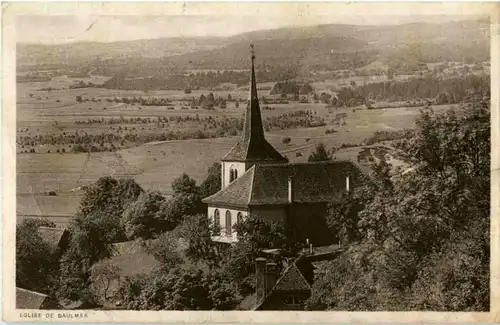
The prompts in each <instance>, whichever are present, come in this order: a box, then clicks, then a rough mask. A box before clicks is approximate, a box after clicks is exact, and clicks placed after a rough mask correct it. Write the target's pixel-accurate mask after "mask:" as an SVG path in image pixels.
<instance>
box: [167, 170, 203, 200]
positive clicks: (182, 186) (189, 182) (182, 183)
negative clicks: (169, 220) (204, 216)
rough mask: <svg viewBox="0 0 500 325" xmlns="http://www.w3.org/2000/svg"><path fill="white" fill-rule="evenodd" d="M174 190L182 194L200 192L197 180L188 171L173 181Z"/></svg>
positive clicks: (175, 192)
mask: <svg viewBox="0 0 500 325" xmlns="http://www.w3.org/2000/svg"><path fill="white" fill-rule="evenodd" d="M172 190H173V191H174V195H182V194H198V193H199V191H198V187H197V186H196V181H195V180H194V179H192V178H191V177H189V176H188V175H187V174H186V173H183V174H182V175H181V176H179V177H177V178H176V179H174V181H173V182H172Z"/></svg>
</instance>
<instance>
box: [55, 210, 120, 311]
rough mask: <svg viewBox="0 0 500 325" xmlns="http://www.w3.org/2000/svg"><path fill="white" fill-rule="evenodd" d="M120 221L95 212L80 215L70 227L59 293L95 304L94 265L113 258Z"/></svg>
mask: <svg viewBox="0 0 500 325" xmlns="http://www.w3.org/2000/svg"><path fill="white" fill-rule="evenodd" d="M115 223H116V220H115V219H113V218H109V217H108V216H107V215H104V214H103V212H94V213H93V214H90V215H87V216H85V217H83V216H78V217H76V218H75V219H74V220H73V221H72V224H71V226H70V232H71V234H72V235H71V240H70V243H69V247H68V249H67V250H66V252H65V253H64V255H63V256H62V258H61V265H60V278H59V287H58V296H59V297H61V298H63V299H67V300H71V301H78V300H79V301H82V302H87V303H94V302H95V296H94V295H93V293H92V291H91V290H90V285H91V283H92V281H91V268H92V266H93V265H94V264H95V263H97V262H99V261H101V260H103V259H106V258H109V257H111V254H112V243H113V240H114V238H115V234H114V233H113V230H114V229H116V224H115Z"/></svg>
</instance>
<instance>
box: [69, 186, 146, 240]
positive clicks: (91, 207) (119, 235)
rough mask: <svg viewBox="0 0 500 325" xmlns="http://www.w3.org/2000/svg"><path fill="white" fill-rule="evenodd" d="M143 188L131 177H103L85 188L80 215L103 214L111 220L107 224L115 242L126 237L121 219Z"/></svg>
mask: <svg viewBox="0 0 500 325" xmlns="http://www.w3.org/2000/svg"><path fill="white" fill-rule="evenodd" d="M142 192H143V189H142V188H141V187H140V186H139V185H138V184H137V183H136V182H135V181H134V180H131V179H120V180H116V179H114V178H112V177H102V178H100V179H99V180H97V182H96V183H95V184H93V185H91V186H89V187H87V188H86V189H85V193H84V197H83V199H82V200H81V202H80V207H79V211H78V213H77V215H78V216H81V217H84V218H85V217H87V216H89V215H95V216H97V215H98V216H102V218H105V219H107V220H109V222H108V223H107V225H109V226H110V227H111V228H109V229H108V231H109V235H110V236H111V237H112V238H113V239H112V241H113V242H119V241H123V240H125V239H126V236H125V230H124V228H123V226H122V222H121V221H120V219H121V218H122V215H123V211H124V210H125V209H126V207H127V206H128V205H129V204H131V203H133V202H135V201H136V200H137V198H138V197H139V195H140V194H141V193H142Z"/></svg>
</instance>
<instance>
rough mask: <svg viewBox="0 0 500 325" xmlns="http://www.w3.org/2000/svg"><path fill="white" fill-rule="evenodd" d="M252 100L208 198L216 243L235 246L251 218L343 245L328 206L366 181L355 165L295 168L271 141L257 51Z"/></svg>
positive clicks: (299, 165) (297, 234) (299, 237)
mask: <svg viewBox="0 0 500 325" xmlns="http://www.w3.org/2000/svg"><path fill="white" fill-rule="evenodd" d="M251 59H252V67H251V76H250V98H249V100H248V104H247V107H246V113H245V121H244V127H243V134H242V135H241V138H240V139H239V141H238V142H237V143H236V144H235V145H234V146H233V147H232V148H231V149H230V150H229V152H228V153H227V154H226V155H225V156H224V157H223V158H222V163H221V168H222V173H221V174H222V176H221V177H222V179H221V184H222V188H221V190H220V191H219V192H217V193H215V194H213V195H211V196H209V197H206V198H204V199H203V202H204V203H206V204H207V209H208V211H207V215H208V217H209V219H210V221H211V223H212V224H213V226H214V229H216V230H215V231H214V232H213V234H212V240H213V241H216V242H221V243H234V242H236V241H237V240H238V239H237V234H236V232H235V230H234V229H233V226H234V225H235V224H236V223H237V222H239V221H241V220H243V219H244V218H245V217H247V216H248V215H252V216H258V217H262V218H268V219H272V220H274V221H276V222H279V223H282V224H283V225H284V226H285V227H286V229H288V230H290V231H291V233H292V234H293V236H295V238H296V239H297V240H298V241H304V242H305V241H306V240H308V241H310V242H311V243H312V244H313V245H315V246H318V245H330V244H333V243H337V239H336V238H332V234H331V233H330V232H329V231H328V228H327V226H326V223H325V216H326V214H327V209H328V204H329V203H330V202H332V200H333V199H334V198H335V197H338V196H339V195H340V194H342V192H343V191H350V190H352V189H353V188H354V187H355V186H359V184H360V183H361V182H362V181H363V179H364V177H363V174H362V172H361V170H360V169H359V167H358V166H357V165H356V164H355V163H353V162H351V161H337V160H335V161H327V162H314V163H296V164H294V163H289V162H288V160H287V159H286V158H285V157H284V156H282V155H281V154H280V153H279V152H278V151H277V150H276V149H275V148H274V147H273V146H272V145H271V144H270V143H269V142H268V141H267V140H266V138H265V136H264V128H263V124H262V118H261V112H260V107H259V99H258V95H257V83H256V80H255V68H254V61H255V55H254V53H253V51H252V56H251Z"/></svg>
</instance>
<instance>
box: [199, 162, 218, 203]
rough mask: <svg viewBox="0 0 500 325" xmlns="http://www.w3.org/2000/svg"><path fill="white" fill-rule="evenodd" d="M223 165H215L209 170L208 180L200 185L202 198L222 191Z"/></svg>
mask: <svg viewBox="0 0 500 325" xmlns="http://www.w3.org/2000/svg"><path fill="white" fill-rule="evenodd" d="M221 173H222V170H221V164H220V163H214V164H213V165H212V166H210V167H209V168H208V175H207V178H206V179H205V180H204V181H203V183H201V185H200V194H201V196H202V197H207V196H210V195H212V194H215V193H217V192H218V191H220V189H221V177H222V175H221Z"/></svg>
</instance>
